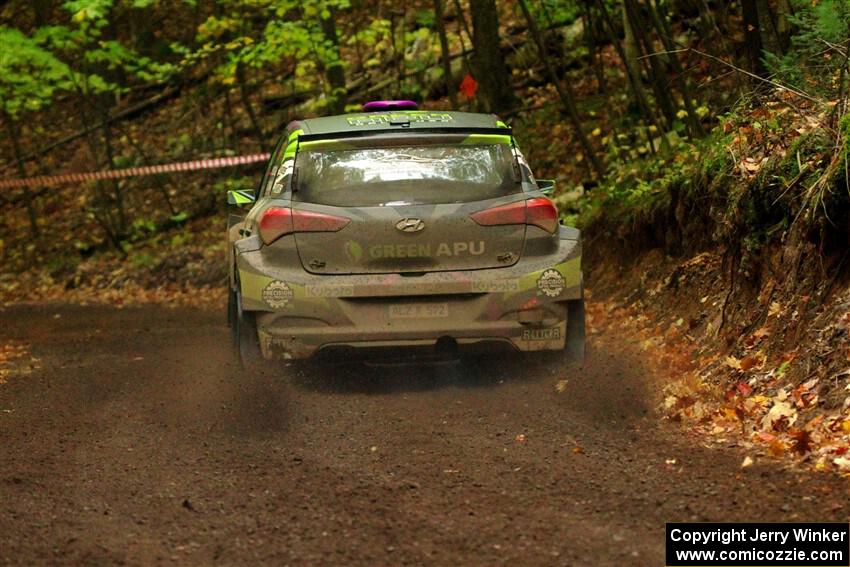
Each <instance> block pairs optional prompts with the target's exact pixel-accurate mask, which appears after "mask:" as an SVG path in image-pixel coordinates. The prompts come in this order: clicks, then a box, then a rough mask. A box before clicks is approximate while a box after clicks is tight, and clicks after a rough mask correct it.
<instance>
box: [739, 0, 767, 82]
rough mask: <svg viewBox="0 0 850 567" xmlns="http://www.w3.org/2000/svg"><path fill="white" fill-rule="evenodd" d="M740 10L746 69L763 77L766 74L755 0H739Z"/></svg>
mask: <svg viewBox="0 0 850 567" xmlns="http://www.w3.org/2000/svg"><path fill="white" fill-rule="evenodd" d="M741 12H742V15H743V17H744V21H743V24H744V46H745V49H746V54H747V63H748V71H750V72H751V73H753V74H755V75H758V76H760V77H763V76H764V75H765V74H766V71H765V68H764V64H763V63H762V60H761V50H762V42H761V34H760V33H759V13H758V7H757V6H756V0H741Z"/></svg>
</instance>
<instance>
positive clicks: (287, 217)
mask: <svg viewBox="0 0 850 567" xmlns="http://www.w3.org/2000/svg"><path fill="white" fill-rule="evenodd" d="M350 222H351V219H347V218H345V217H338V216H335V215H326V214H324V213H317V212H315V211H299V210H298V209H295V210H293V209H284V208H280V207H271V208H268V209H266V210H265V211H263V214H262V215H261V216H260V239H261V240H262V241H263V243H265V244H271V243H272V242H274V241H275V240H277V239H278V238H280V237H281V236H284V235H286V234H291V233H293V232H336V231H338V230H341V229H343V228H345V227H346V226H347V225H348V223H350Z"/></svg>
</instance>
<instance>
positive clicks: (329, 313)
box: [236, 239, 582, 359]
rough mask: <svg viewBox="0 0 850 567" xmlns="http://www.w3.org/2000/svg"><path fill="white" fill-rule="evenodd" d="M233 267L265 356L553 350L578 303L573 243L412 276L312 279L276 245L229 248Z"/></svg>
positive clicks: (577, 265) (579, 290)
mask: <svg viewBox="0 0 850 567" xmlns="http://www.w3.org/2000/svg"><path fill="white" fill-rule="evenodd" d="M272 248H274V250H273V249H272ZM293 260H294V261H293ZM236 261H237V269H238V277H239V285H240V288H241V295H242V302H243V309H245V310H247V311H254V312H256V320H257V326H258V332H259V338H260V346H261V349H262V351H263V355H264V356H265V357H266V358H269V359H271V358H282V359H301V358H310V357H314V356H317V355H318V356H326V355H335V356H343V357H347V356H352V357H355V356H359V355H361V354H364V355H367V354H368V355H371V354H379V355H381V356H384V355H387V354H389V355H390V356H392V357H395V356H396V354H398V355H402V354H406V353H408V352H416V351H419V352H421V353H424V354H426V355H430V354H442V353H449V354H451V353H452V352H453V351H455V350H456V351H457V352H482V351H484V352H489V351H493V350H496V351H498V350H518V351H539V350H557V349H562V348H564V345H565V340H566V336H567V325H568V321H567V311H568V310H567V304H568V302H570V301H576V300H581V299H582V274H581V245H580V243H579V242H578V241H577V240H573V239H562V240H561V245H560V246H559V247H558V249H557V250H556V251H554V253H551V254H546V255H544V256H535V257H529V258H523V259H521V260H520V261H519V262H517V263H516V264H514V265H513V266H511V267H506V268H496V269H484V270H468V271H454V272H431V273H426V274H423V275H421V276H416V277H410V276H403V275H401V274H375V275H343V276H322V275H314V274H310V273H308V272H306V271H305V270H303V268H302V267H301V264H300V261H299V260H298V258H297V257H294V258H285V257H281V247H280V246H277V247H256V249H250V247H247V246H243V247H242V249H241V250H240V249H239V248H238V247H237V254H236Z"/></svg>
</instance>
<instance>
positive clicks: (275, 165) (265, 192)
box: [258, 136, 286, 197]
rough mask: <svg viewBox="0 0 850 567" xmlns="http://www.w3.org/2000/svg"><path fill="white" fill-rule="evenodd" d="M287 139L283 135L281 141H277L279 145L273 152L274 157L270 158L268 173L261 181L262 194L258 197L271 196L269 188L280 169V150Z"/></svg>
mask: <svg viewBox="0 0 850 567" xmlns="http://www.w3.org/2000/svg"><path fill="white" fill-rule="evenodd" d="M285 140H286V137H285V136H284V137H282V138H281V139H280V141H279V142H278V143H277V147H276V148H275V150H274V153H273V154H272V158H271V159H270V160H269V166H268V167H267V168H266V173H265V175H263V180H262V181H261V182H260V194H259V195H258V197H268V196H269V188H270V187H271V181H272V180H273V179H274V178H275V176H276V175H277V171H278V169H280V152H281V149H283V142H284V141H285Z"/></svg>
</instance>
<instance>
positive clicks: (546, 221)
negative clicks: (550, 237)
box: [525, 197, 558, 234]
mask: <svg viewBox="0 0 850 567" xmlns="http://www.w3.org/2000/svg"><path fill="white" fill-rule="evenodd" d="M525 223H526V224H533V225H534V226H539V227H540V228H542V229H543V230H545V231H546V232H548V233H549V234H555V231H557V230H558V209H556V208H555V204H554V203H553V202H552V201H550V200H549V199H545V198H543V197H538V198H537V199H529V200H528V201H526V202H525Z"/></svg>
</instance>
